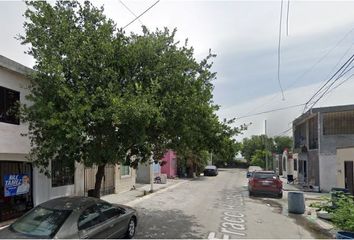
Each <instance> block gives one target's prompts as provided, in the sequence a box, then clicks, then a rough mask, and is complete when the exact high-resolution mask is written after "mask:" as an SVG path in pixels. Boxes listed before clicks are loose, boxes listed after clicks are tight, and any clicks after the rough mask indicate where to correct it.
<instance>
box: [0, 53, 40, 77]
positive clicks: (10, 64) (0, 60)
mask: <svg viewBox="0 0 354 240" xmlns="http://www.w3.org/2000/svg"><path fill="white" fill-rule="evenodd" d="M0 67H1V68H5V69H7V70H9V71H12V72H15V73H18V74H21V75H24V76H27V75H28V74H30V73H31V72H33V69H31V68H29V67H26V66H25V65H22V64H21V63H18V62H15V61H14V60H11V59H9V58H7V57H4V56H3V55H0Z"/></svg>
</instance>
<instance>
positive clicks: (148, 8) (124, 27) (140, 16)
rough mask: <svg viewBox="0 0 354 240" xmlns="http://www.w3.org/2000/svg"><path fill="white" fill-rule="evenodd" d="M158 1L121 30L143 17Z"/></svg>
mask: <svg viewBox="0 0 354 240" xmlns="http://www.w3.org/2000/svg"><path fill="white" fill-rule="evenodd" d="M159 2H160V0H157V1H156V2H155V3H154V4H152V5H151V6H150V7H148V8H147V9H146V10H145V11H144V12H142V13H141V14H140V15H139V16H137V17H136V18H134V19H133V20H132V21H131V22H129V23H128V24H127V25H125V26H124V27H123V28H122V29H123V30H124V29H125V28H126V27H128V26H129V25H130V24H132V23H133V22H135V21H136V20H138V19H139V18H140V17H141V16H143V15H144V14H145V13H146V12H147V11H149V10H150V9H151V8H153V7H154V6H155V5H156V4H158V3H159Z"/></svg>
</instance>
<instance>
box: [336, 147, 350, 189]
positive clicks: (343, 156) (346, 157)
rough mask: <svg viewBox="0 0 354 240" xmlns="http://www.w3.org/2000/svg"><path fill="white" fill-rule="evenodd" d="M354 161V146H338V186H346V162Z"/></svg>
mask: <svg viewBox="0 0 354 240" xmlns="http://www.w3.org/2000/svg"><path fill="white" fill-rule="evenodd" d="M345 161H353V162H354V147H348V148H338V149H337V161H336V164H337V168H336V170H337V171H336V180H337V187H341V188H345V179H344V177H345V169H344V162H345Z"/></svg>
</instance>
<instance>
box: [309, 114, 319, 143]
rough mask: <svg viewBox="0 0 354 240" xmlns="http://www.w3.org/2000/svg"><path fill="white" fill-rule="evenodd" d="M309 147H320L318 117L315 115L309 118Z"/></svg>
mask: <svg viewBox="0 0 354 240" xmlns="http://www.w3.org/2000/svg"><path fill="white" fill-rule="evenodd" d="M309 148H310V149H317V148H318V123H317V117H313V118H311V119H310V120H309Z"/></svg>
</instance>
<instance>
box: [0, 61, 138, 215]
mask: <svg viewBox="0 0 354 240" xmlns="http://www.w3.org/2000/svg"><path fill="white" fill-rule="evenodd" d="M31 71H33V70H31V69H29V68H27V67H25V66H23V65H21V64H19V63H17V62H15V61H12V60H10V59H8V58H6V57H4V56H1V55H0V222H1V221H5V220H8V219H11V218H16V217H18V216H20V215H22V214H23V213H24V212H26V211H28V210H29V209H31V208H33V207H34V206H36V205H38V204H40V203H42V202H44V201H47V200H49V199H52V198H55V197H60V196H68V195H81V196H83V195H87V192H88V190H89V189H92V188H93V186H94V185H93V184H94V177H95V171H97V170H95V169H94V168H85V167H84V166H83V165H82V164H78V163H76V164H72V166H64V165H63V163H62V162H51V164H50V166H49V170H50V171H51V173H52V176H51V178H48V177H46V176H45V175H43V174H42V173H40V172H39V169H38V168H36V167H35V166H33V164H32V163H31V162H29V161H28V160H27V159H26V156H27V155H28V153H29V151H30V141H29V139H28V137H24V136H21V134H23V133H27V132H28V125H27V124H24V123H22V122H21V121H20V120H19V119H18V118H17V117H16V115H14V114H12V113H11V111H10V110H11V108H12V106H14V104H15V103H16V102H17V101H20V102H21V103H26V104H31V103H30V102H28V101H27V100H26V98H25V96H26V95H27V94H28V93H29V92H28V90H27V88H26V87H27V86H28V85H29V83H30V81H29V79H28V77H27V76H28V74H29V73H30V72H31ZM135 176H136V175H135V170H133V169H132V168H130V167H129V166H123V165H115V166H107V167H106V170H105V177H104V181H103V183H102V191H101V194H109V193H118V192H122V191H126V190H130V189H131V188H132V187H133V186H134V185H135Z"/></svg>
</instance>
